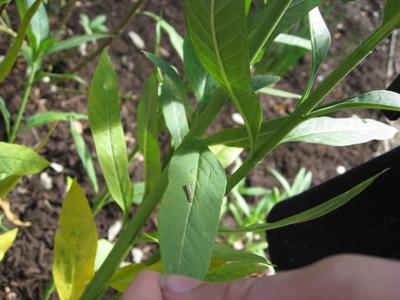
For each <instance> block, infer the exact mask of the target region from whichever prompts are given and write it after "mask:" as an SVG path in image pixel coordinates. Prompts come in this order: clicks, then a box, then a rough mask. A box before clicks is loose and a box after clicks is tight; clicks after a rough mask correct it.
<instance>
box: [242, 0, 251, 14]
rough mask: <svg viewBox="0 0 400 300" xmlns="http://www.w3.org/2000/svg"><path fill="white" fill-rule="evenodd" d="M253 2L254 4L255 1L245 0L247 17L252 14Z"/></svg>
mask: <svg viewBox="0 0 400 300" xmlns="http://www.w3.org/2000/svg"><path fill="white" fill-rule="evenodd" d="M252 2H253V0H244V3H245V9H246V15H248V14H249V12H250V8H251V3H252Z"/></svg>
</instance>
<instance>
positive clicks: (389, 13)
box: [383, 0, 400, 28]
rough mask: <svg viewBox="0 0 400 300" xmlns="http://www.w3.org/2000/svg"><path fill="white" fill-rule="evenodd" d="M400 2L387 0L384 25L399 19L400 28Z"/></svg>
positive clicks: (398, 25)
mask: <svg viewBox="0 0 400 300" xmlns="http://www.w3.org/2000/svg"><path fill="white" fill-rule="evenodd" d="M399 16H400V2H399V1H398V0H386V4H385V11H384V15H383V24H386V23H388V22H390V21H391V20H392V19H394V18H398V22H397V28H399V27H400V18H399Z"/></svg>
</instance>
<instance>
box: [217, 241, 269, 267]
mask: <svg viewBox="0 0 400 300" xmlns="http://www.w3.org/2000/svg"><path fill="white" fill-rule="evenodd" d="M212 258H213V259H216V260H223V261H230V262H232V261H247V262H252V263H261V264H268V261H267V260H266V259H265V257H262V256H259V255H257V254H254V253H250V252H245V251H239V250H235V249H232V248H231V247H229V246H225V245H223V244H220V243H217V242H216V243H215V244H214V248H213V254H212Z"/></svg>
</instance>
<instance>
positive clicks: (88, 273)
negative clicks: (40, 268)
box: [53, 181, 97, 300]
mask: <svg viewBox="0 0 400 300" xmlns="http://www.w3.org/2000/svg"><path fill="white" fill-rule="evenodd" d="M58 224H59V226H60V229H59V230H58V231H57V233H56V237H55V244H54V259H53V277H54V282H55V286H56V289H57V292H58V295H59V297H60V299H61V300H78V299H80V296H81V294H82V293H83V291H84V289H85V286H86V284H87V283H89V281H90V280H91V278H92V277H93V275H94V262H95V257H96V250H97V232H96V224H95V223H94V220H93V216H92V211H91V209H90V206H89V202H88V200H87V199H86V196H85V194H84V193H83V191H82V189H81V188H80V186H79V184H78V183H77V182H76V181H74V182H73V183H72V185H71V187H70V188H69V191H68V194H67V196H66V197H65V199H64V203H63V206H62V209H61V213H60V218H59V220H58Z"/></svg>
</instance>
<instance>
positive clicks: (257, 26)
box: [248, 0, 292, 61]
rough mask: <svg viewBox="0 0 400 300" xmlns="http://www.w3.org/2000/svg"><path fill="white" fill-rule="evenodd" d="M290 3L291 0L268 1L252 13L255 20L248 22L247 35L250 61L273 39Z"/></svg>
mask: <svg viewBox="0 0 400 300" xmlns="http://www.w3.org/2000/svg"><path fill="white" fill-rule="evenodd" d="M291 3H292V0H280V1H269V2H268V3H267V4H266V5H265V6H264V7H263V8H262V9H260V10H259V11H258V12H257V13H256V14H255V15H254V16H256V19H257V21H256V23H251V22H250V28H249V36H248V39H249V52H250V59H251V61H253V60H254V59H255V57H257V55H258V53H260V51H262V50H263V48H264V46H265V45H266V44H267V43H268V42H269V43H271V41H273V40H274V39H275V37H276V36H274V32H275V30H276V28H277V26H278V25H279V23H280V22H281V19H282V18H283V17H284V15H285V13H286V11H287V10H288V9H289V7H290V5H291ZM254 16H253V17H254ZM250 21H251V19H250Z"/></svg>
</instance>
